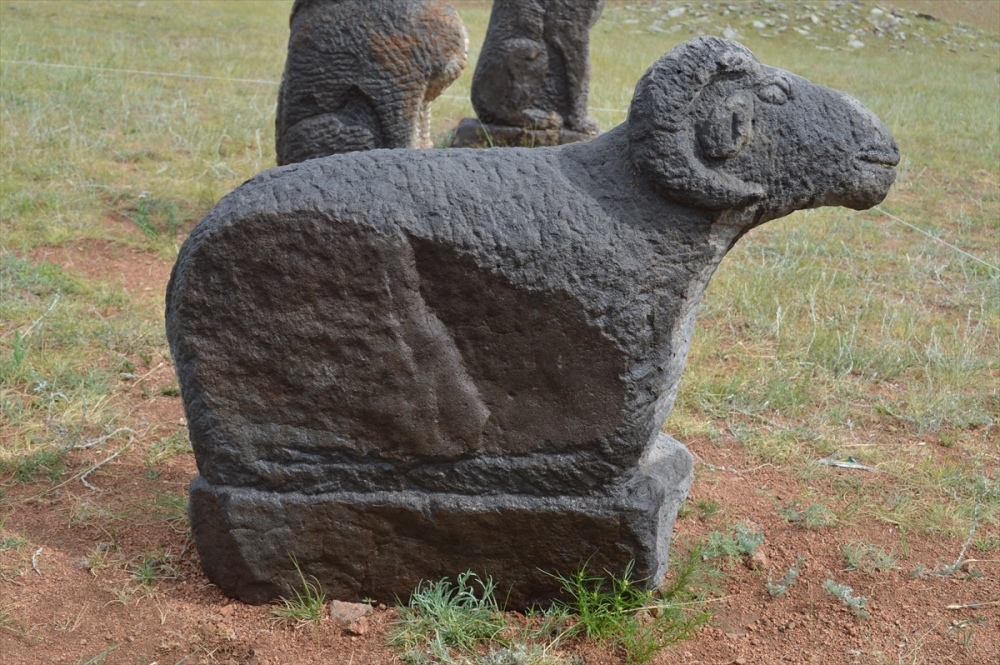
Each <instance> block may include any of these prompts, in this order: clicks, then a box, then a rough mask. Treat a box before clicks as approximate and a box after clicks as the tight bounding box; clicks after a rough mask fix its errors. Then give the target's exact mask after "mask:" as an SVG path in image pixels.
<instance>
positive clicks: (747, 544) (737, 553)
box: [702, 522, 764, 565]
mask: <svg viewBox="0 0 1000 665" xmlns="http://www.w3.org/2000/svg"><path fill="white" fill-rule="evenodd" d="M763 542H764V534H763V533H761V532H759V531H754V530H753V529H751V528H750V527H749V526H747V525H746V524H743V523H742V522H741V523H739V524H737V525H736V526H735V527H734V528H733V531H732V533H729V534H726V533H721V532H719V531H713V532H712V533H710V534H708V544H707V545H706V546H705V548H704V550H703V551H702V557H703V558H704V559H706V560H708V559H716V558H718V557H721V556H725V557H727V558H728V559H729V564H730V565H732V563H733V562H734V561H735V560H736V559H739V558H741V557H744V556H753V555H754V553H756V552H757V548H758V547H760V545H761V543H763Z"/></svg>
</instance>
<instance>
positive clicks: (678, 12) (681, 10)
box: [667, 7, 685, 18]
mask: <svg viewBox="0 0 1000 665" xmlns="http://www.w3.org/2000/svg"><path fill="white" fill-rule="evenodd" d="M684 12H685V9H684V8H683V7H678V8H676V9H671V10H670V11H669V12H667V16H669V17H670V18H677V17H678V16H681V15H682V14H684Z"/></svg>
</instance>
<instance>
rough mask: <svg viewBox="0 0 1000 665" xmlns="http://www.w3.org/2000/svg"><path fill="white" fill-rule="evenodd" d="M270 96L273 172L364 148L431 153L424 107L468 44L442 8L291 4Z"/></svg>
mask: <svg viewBox="0 0 1000 665" xmlns="http://www.w3.org/2000/svg"><path fill="white" fill-rule="evenodd" d="M289 22H290V27H291V32H290V34H289V36H288V57H287V59H286V60H285V71H284V73H283V74H282V76H281V88H280V90H279V91H278V110H277V113H276V116H275V132H274V133H275V147H276V151H277V158H278V164H279V165H283V164H292V163H295V162H301V161H304V160H306V159H313V158H315V157H325V156H327V155H333V154H339V153H344V152H352V151H355V150H371V149H373V148H430V147H432V143H431V125H430V123H431V101H432V100H434V99H436V98H437V96H438V95H440V94H441V93H442V92H443V91H444V89H445V88H447V87H448V86H449V85H451V83H452V81H454V80H455V79H456V78H458V76H459V75H460V74H461V73H462V70H463V69H464V68H465V58H466V53H467V51H468V49H469V38H468V36H467V35H466V33H465V25H464V24H463V23H462V20H461V19H460V18H459V17H458V14H456V13H455V11H454V10H453V9H452V8H451V6H450V5H448V4H447V3H446V2H443V1H442V0H381V1H380V2H369V1H368V0H295V4H293V5H292V13H291V18H290V19H289Z"/></svg>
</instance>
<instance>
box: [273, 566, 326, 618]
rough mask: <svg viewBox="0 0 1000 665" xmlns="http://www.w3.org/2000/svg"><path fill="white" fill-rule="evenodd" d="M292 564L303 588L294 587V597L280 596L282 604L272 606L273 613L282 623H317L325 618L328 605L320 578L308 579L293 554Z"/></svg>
mask: <svg viewBox="0 0 1000 665" xmlns="http://www.w3.org/2000/svg"><path fill="white" fill-rule="evenodd" d="M291 559H292V564H293V565H294V566H295V572H297V573H298V574H299V581H300V582H301V589H296V588H295V587H292V593H293V594H294V595H295V597H294V598H280V599H279V602H280V605H279V606H278V607H274V608H271V614H273V615H274V617H275V619H276V621H277V622H278V623H282V624H293V625H294V626H295V627H296V628H299V627H301V626H304V625H307V624H309V623H313V624H317V623H319V622H320V620H321V619H322V618H323V607H324V606H325V605H326V594H325V593H324V592H323V587H321V586H320V584H319V580H317V579H316V578H315V577H313V579H312V581H311V582H310V581H309V580H307V579H306V576H305V574H304V573H303V572H302V568H301V567H299V562H298V560H297V559H296V558H295V557H294V556H292V557H291Z"/></svg>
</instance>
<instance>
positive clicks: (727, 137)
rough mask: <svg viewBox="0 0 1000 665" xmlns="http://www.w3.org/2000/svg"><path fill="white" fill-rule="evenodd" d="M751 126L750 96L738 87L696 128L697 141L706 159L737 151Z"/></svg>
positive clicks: (751, 106)
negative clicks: (738, 89)
mask: <svg viewBox="0 0 1000 665" xmlns="http://www.w3.org/2000/svg"><path fill="white" fill-rule="evenodd" d="M752 126H753V96H752V95H750V94H749V93H747V92H746V91H744V90H740V91H738V92H736V93H734V94H732V95H730V96H729V98H728V99H727V100H726V101H724V102H723V103H722V104H719V105H718V106H716V107H715V108H713V109H712V111H711V112H710V113H709V115H708V118H707V119H706V120H705V121H704V122H702V123H700V125H699V126H698V128H697V130H696V131H697V135H698V143H699V144H700V145H701V149H702V150H704V151H705V156H706V157H708V158H709V159H731V158H733V157H735V156H736V155H738V154H739V152H740V150H742V149H743V146H744V145H746V142H747V139H749V138H750V129H751V127H752Z"/></svg>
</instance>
